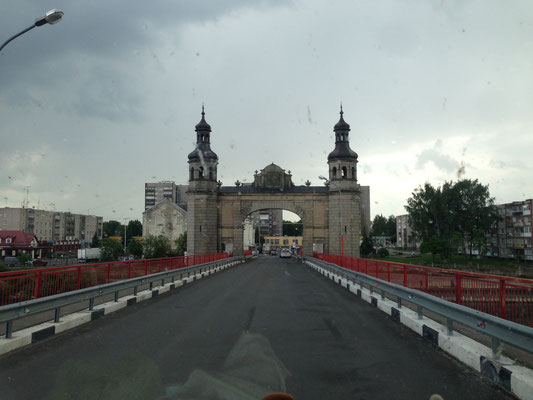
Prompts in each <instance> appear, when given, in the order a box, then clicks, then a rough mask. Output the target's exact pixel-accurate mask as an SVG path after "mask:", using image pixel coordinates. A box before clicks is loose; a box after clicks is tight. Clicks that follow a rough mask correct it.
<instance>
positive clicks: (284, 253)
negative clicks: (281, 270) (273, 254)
mask: <svg viewBox="0 0 533 400" xmlns="http://www.w3.org/2000/svg"><path fill="white" fill-rule="evenodd" d="M279 256H280V257H281V258H291V251H290V250H289V249H281V251H280V253H279Z"/></svg>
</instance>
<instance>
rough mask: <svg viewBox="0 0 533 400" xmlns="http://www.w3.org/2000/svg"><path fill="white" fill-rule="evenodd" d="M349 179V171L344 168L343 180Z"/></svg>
mask: <svg viewBox="0 0 533 400" xmlns="http://www.w3.org/2000/svg"><path fill="white" fill-rule="evenodd" d="M347 177H348V170H347V169H346V167H342V179H346V178H347Z"/></svg>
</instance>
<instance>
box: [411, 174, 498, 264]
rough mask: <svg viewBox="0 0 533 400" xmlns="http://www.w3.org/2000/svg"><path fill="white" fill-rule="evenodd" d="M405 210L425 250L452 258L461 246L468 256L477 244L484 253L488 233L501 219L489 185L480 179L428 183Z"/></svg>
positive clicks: (414, 193)
mask: <svg viewBox="0 0 533 400" xmlns="http://www.w3.org/2000/svg"><path fill="white" fill-rule="evenodd" d="M405 209H406V210H407V212H408V213H409V223H410V225H411V226H412V227H413V229H414V231H415V232H416V233H415V236H416V239H418V240H419V241H421V242H422V244H423V246H422V247H423V249H425V250H428V251H431V253H432V254H433V256H434V255H435V254H439V255H440V256H441V257H442V258H449V257H450V256H451V255H452V254H453V253H454V252H455V251H456V250H457V248H458V247H459V246H461V247H462V249H463V254H464V255H465V256H466V255H467V254H468V252H467V248H468V249H469V250H470V252H469V253H470V255H471V254H472V250H473V248H474V246H475V247H476V248H477V249H478V250H479V251H480V254H481V252H482V250H483V247H484V245H485V232H487V231H488V230H489V229H490V228H491V226H492V225H493V224H494V223H495V222H496V221H498V219H499V216H498V214H497V210H496V207H495V206H494V199H493V198H491V197H490V194H489V189H488V186H484V185H482V184H481V183H479V182H478V180H477V179H476V180H474V181H472V180H470V179H463V180H460V181H458V182H457V183H453V182H444V184H443V185H442V187H437V188H434V187H433V186H432V185H431V184H429V183H426V184H425V185H424V187H419V188H417V189H415V191H414V192H413V193H412V197H410V198H409V199H408V200H407V206H405Z"/></svg>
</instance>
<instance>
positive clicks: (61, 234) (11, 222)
mask: <svg viewBox="0 0 533 400" xmlns="http://www.w3.org/2000/svg"><path fill="white" fill-rule="evenodd" d="M0 230H13V231H23V232H25V233H28V234H34V235H36V236H37V237H38V239H39V241H44V240H48V241H58V240H79V241H90V240H92V238H93V237H94V235H95V234H96V235H97V236H98V238H99V239H101V238H102V231H103V218H102V217H98V216H95V215H83V214H73V213H70V212H61V211H47V210H38V209H34V208H25V207H22V208H11V207H4V208H0Z"/></svg>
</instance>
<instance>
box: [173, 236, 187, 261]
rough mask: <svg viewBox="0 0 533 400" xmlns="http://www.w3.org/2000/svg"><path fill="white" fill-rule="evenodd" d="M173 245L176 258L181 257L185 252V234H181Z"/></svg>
mask: <svg viewBox="0 0 533 400" xmlns="http://www.w3.org/2000/svg"><path fill="white" fill-rule="evenodd" d="M174 244H175V245H176V248H175V249H174V254H175V255H176V256H178V257H179V256H183V255H184V254H185V252H186V251H187V232H185V233H182V234H181V235H180V236H179V237H178V238H177V239H176V240H175V241H174Z"/></svg>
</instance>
